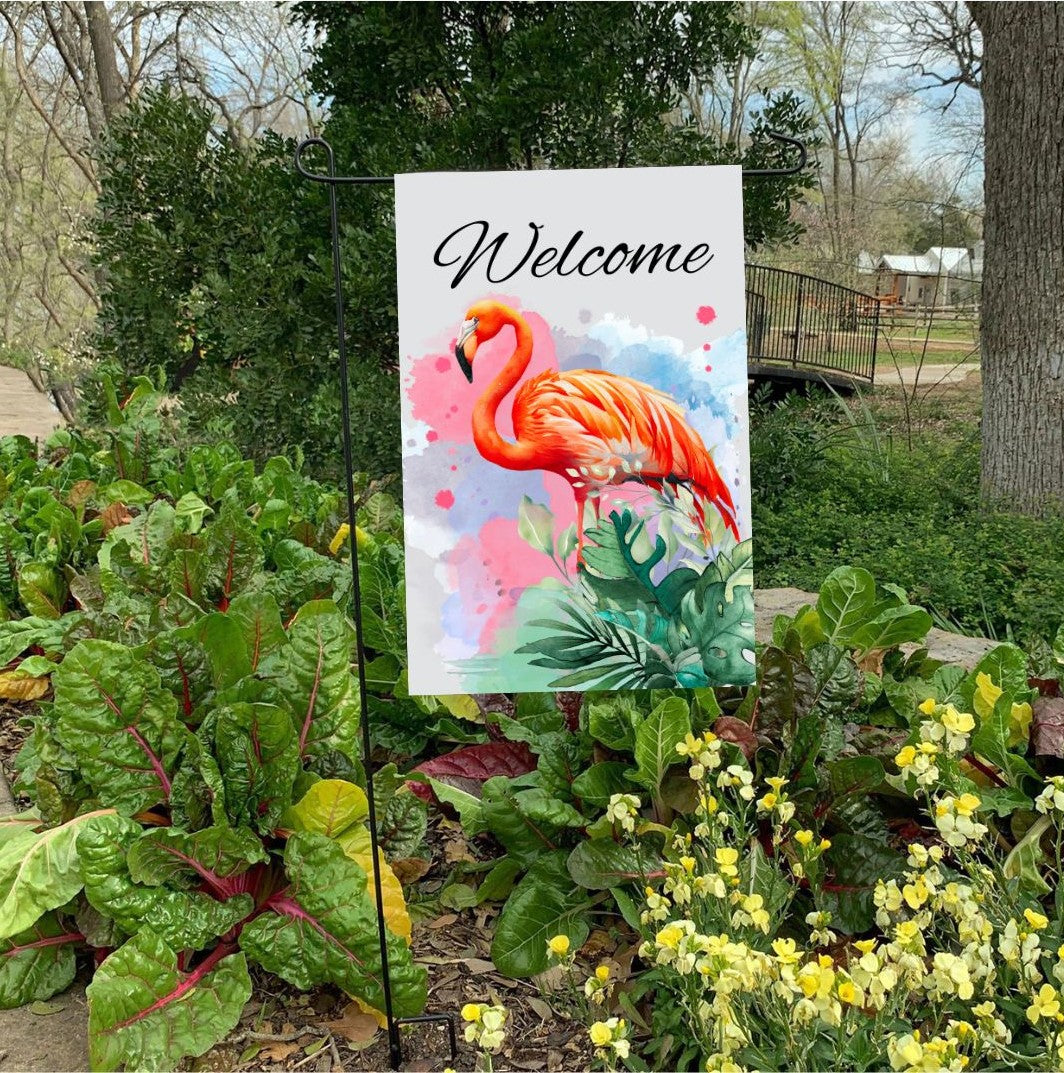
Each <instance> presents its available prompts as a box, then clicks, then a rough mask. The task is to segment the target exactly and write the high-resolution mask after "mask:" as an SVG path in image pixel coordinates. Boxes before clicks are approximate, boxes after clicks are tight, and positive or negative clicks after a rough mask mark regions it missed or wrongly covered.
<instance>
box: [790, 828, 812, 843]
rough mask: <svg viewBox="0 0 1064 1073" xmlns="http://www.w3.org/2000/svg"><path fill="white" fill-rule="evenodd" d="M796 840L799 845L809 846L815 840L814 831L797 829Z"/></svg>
mask: <svg viewBox="0 0 1064 1073" xmlns="http://www.w3.org/2000/svg"><path fill="white" fill-rule="evenodd" d="M794 840H795V842H797V843H798V845H799V846H808V845H810V844H811V843H812V841H813V832H812V831H795V833H794Z"/></svg>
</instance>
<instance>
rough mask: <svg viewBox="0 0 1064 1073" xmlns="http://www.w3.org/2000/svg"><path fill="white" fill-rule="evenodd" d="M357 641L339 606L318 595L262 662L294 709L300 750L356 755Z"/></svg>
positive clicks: (303, 752)
mask: <svg viewBox="0 0 1064 1073" xmlns="http://www.w3.org/2000/svg"><path fill="white" fill-rule="evenodd" d="M353 646H354V631H353V630H352V629H351V627H350V625H349V624H348V622H347V620H346V619H345V618H344V616H343V615H341V614H340V612H339V610H338V609H337V607H336V605H335V604H334V603H332V602H331V601H329V600H317V601H315V602H313V603H309V604H304V606H303V607H301V608H300V610H299V612H298V614H297V615H296V617H295V618H294V619H293V621H292V624H291V626H290V628H289V631H288V642H287V644H285V645H284V646H282V647H281V648H280V649H278V650H277V651H276V652H275V653H273V655H271V656H270V657H268V658H267V659H266V660H264V661H263V662H262V664H261V667H260V672H261V674H262V675H263V677H265V678H267V679H268V680H270V681H272V682H273V683H274V684H275V685H276V687H277V690H278V692H279V693H280V694H281V696H282V697H283V698H284V700H285V702H286V704H287V705H288V708H289V710H290V712H291V714H292V719H293V722H294V724H295V728H296V736H297V739H298V745H299V752H300V755H307V754H315V753H321V752H326V751H328V750H329V749H338V750H339V751H340V752H343V753H345V754H346V755H348V756H350V757H351V759H357V757H358V748H357V736H358V715H359V708H358V691H357V689H356V688H355V683H354V678H353V677H352V675H351V659H352V655H353V651H354V648H353Z"/></svg>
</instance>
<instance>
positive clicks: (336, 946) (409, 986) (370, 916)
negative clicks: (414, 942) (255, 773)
mask: <svg viewBox="0 0 1064 1073" xmlns="http://www.w3.org/2000/svg"><path fill="white" fill-rule="evenodd" d="M285 871H286V873H287V875H288V879H289V884H290V885H289V886H288V887H287V888H286V889H285V890H284V891H283V892H282V893H280V894H277V895H274V896H273V897H272V898H270V900H269V902H268V903H267V905H268V911H267V912H264V913H262V914H261V915H259V916H257V917H255V919H254V920H252V921H250V922H249V923H248V924H247V926H246V927H245V928H244V930H243V931H242V932H241V934H240V945H241V947H242V948H243V950H245V951H246V952H247V954H248V956H249V957H251V958H253V959H254V960H255V961H257V962H258V963H259V964H260V965H262V966H263V968H265V969H266V970H267V971H269V972H273V973H276V974H277V975H278V976H280V977H282V979H285V980H287V981H288V982H289V983H291V984H294V985H295V986H296V987H301V988H308V987H313V986H314V985H315V984H322V983H331V984H335V985H337V986H338V987H341V988H343V990H344V991H346V992H347V993H348V994H349V995H352V996H354V997H356V998H358V999H361V1000H362V1001H363V1002H365V1003H367V1004H368V1005H370V1006H372V1007H373V1008H374V1009H383V1008H384V987H383V970H382V967H381V953H380V945H379V940H378V936H377V913H376V909H375V908H374V906H373V902H372V900H371V899H370V897H369V894H368V893H367V891H366V873H365V871H364V870H363V869H362V868H361V867H360V866H359V865H358V864H356V863H355V862H354V861H353V860H352V859H351V858H350V857H349V856H347V854H346V853H344V851H343V849H342V848H341V847H340V846H339V845H337V844H336V843H335V842H333V841H332V840H331V839H329V838H328V837H326V836H325V835H323V834H318V833H317V832H313V831H301V832H299V833H297V834H294V835H292V837H291V838H289V840H288V845H287V846H286V848H285ZM387 949H388V968H389V974H390V979H391V990H392V1008H393V1010H394V1011H395V1013H396V1014H397V1015H398V1016H400V1017H405V1016H411V1015H414V1014H417V1013H419V1012H420V1011H421V1009H422V1008H423V1007H424V1005H425V998H426V979H425V970H424V969H422V968H421V967H420V966H418V965H416V964H415V963H414V959H413V957H412V956H411V954H410V950H409V948H408V947H407V945H406V942H405V941H404V940H403V939H402V938H401V937H399V936H397V935H394V934H393V933H391V932H389V933H388V939H387Z"/></svg>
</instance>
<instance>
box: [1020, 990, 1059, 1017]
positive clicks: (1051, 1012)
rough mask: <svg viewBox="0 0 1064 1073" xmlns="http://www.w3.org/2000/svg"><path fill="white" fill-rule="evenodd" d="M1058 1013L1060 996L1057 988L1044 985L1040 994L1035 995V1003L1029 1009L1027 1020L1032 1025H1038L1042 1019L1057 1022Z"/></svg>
mask: <svg viewBox="0 0 1064 1073" xmlns="http://www.w3.org/2000/svg"><path fill="white" fill-rule="evenodd" d="M1058 1013H1060V996H1059V995H1058V994H1057V991H1056V988H1055V987H1053V985H1052V984H1042V986H1041V988H1039V991H1038V994H1037V995H1035V998H1034V1002H1032V1003H1031V1005H1030V1006H1028V1007H1027V1020H1028V1021H1030V1022H1031V1024H1032V1025H1036V1024H1038V1020H1039V1018H1041V1017H1046V1018H1051V1019H1053V1020H1056V1016H1057V1014H1058Z"/></svg>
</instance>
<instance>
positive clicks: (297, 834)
mask: <svg viewBox="0 0 1064 1073" xmlns="http://www.w3.org/2000/svg"><path fill="white" fill-rule="evenodd" d="M158 404H159V398H158V395H157V394H156V393H155V392H153V391H151V390H150V388H149V386H148V385H146V384H141V385H140V386H139V387H138V389H137V393H136V395H135V398H133V399H132V400H130V401H129V402H127V404H126V407H125V409H124V410H123V409H122V408H120V407H118V406H117V404H116V405H115V413H114V414H113V415H112V424H111V425H110V426H109V427H108V429H107V430H106V432H105V436H104V442H103V444H101V443H100V441H98V440H94V439H92V438H91V437H89V436H84V435H82V434H78V433H64V434H61V436H60V437H59V440H58V444H57V448H58V445H59V444H61V450H59V449H57V450H56V453H55V454H54V455H47V454H46V455H44V456H42V457H40V458H37V457H36V456H35V452H32V451H30V450H28V449H26V448H25V447H24V445H23V444H22V443H21V442H17V441H16V442H14V443H13V442H12V441H0V458H3V460H4V465H5V467H6V469H5V470H4V471H2V477H3V479H2V481H0V485H2V488H3V496H2V497H0V524H5V525H8V526H10V528H11V529H12V530H13V531H16V532H21V533H22V534H23V535H24V539H23V540H22V543H21V544H19V545H17V546H13V547H11V546H9V547H8V548H7V551H8V554H9V555H10V556H11V560H9V561H13V563H14V567H15V569H14V570H12V571H11V572H10V574H9V575H7V574H5V577H6V578H7V580H6V582H5V584H6V586H7V587H6V589H5V594H6V597H10V602H6V603H5V606H6V607H7V609H8V613H18V611H20V610H25V611H27V612H36V613H31V614H28V615H27V617H25V618H22V619H19V618H8V619H6V620H4V621H0V654H2V655H3V656H4V659H5V664H6V663H12V664H13V665H16V666H18V665H21V666H24V667H25V668H26V670H27V671H29V672H32V674H34V675H36V676H43V677H45V678H48V677H50V679H51V685H52V687H53V689H54V701H53V702H51V703H49V704H44V705H42V706H41V707H40V708H39V709H38V711H37V712H36V714H35V716H34V728H33V732H32V733H31V735H30V738H29V740H28V741H27V744H26V746H25V747H24V749H23V751H22V753H21V754H20V756H19V758H18V761H17V767H18V769H19V789H20V790H21V791H22V792H23V793H24V794H26V795H27V796H28V797H29V798H30V799H31V801H32V802H33V804H34V806H35V807H34V809H33V810H32V811H29V812H26V813H22V814H20V815H18V816H16V817H13V818H12V819H10V820H6V821H4V822H2V823H0V1004H2V1005H8V1006H10V1005H15V1004H18V1003H21V1002H26V1001H32V1000H35V999H40V998H47V997H48V996H49V995H51V994H53V993H55V991H56V990H59V989H61V988H63V987H65V986H66V985H67V984H68V983H69V981H70V979H71V977H72V973H73V965H74V953H75V950H76V949H79V948H82V947H85V946H89V947H90V948H95V950H96V956H97V960H98V962H99V963H100V964H99V969H98V971H97V974H96V977H95V979H94V980H93V983H92V984H91V985H90V989H89V1007H90V1010H89V1015H90V1026H91V1032H92V1034H93V1037H92V1044H91V1055H92V1062H93V1066H94V1068H100V1069H113V1068H120V1067H126V1068H152V1069H155V1068H174V1067H175V1066H176V1065H177V1064H178V1063H179V1062H180V1061H181V1060H182V1059H183V1058H185V1057H188V1056H195V1055H199V1054H202V1053H203V1052H204V1051H205V1050H207V1049H208V1048H209V1047H210V1046H212V1045H213V1044H214V1043H215V1042H217V1041H218V1039H219V1038H220V1037H221V1035H223V1034H224V1033H225V1032H227V1031H228V1030H229V1029H231V1028H232V1027H233V1026H234V1025H235V1024H236V1022H237V1021H238V1019H239V1017H240V1013H241V1010H242V1008H243V1004H244V1002H245V1001H246V1000H247V998H248V996H249V994H250V988H251V983H250V977H249V975H248V964H247V962H248V960H249V959H250V960H251V961H252V962H255V963H257V964H259V965H260V966H261V967H263V968H265V969H266V970H267V971H270V972H275V973H276V974H278V975H280V976H282V977H283V978H284V979H286V980H289V981H290V982H295V983H296V984H297V986H302V987H310V986H316V985H318V984H322V983H335V984H337V985H339V986H341V987H343V988H345V989H346V990H347V991H348V992H349V993H350V994H352V995H353V996H355V997H358V998H360V999H362V1000H363V1001H365V1002H367V1003H368V1004H370V1005H376V1006H381V1005H382V1004H383V993H382V990H381V979H380V976H381V973H380V966H379V958H380V953H379V949H378V938H377V931H376V909H375V906H374V893H373V891H372V889H371V888H372V883H371V882H370V881H369V880H368V878H367V870H368V869H370V868H372V867H373V863H372V855H371V843H370V837H369V833H368V831H367V829H366V820H367V812H366V810H365V808H356V809H355V810H354V811H352V810H350V809H349V810H348V811H347V812H345V813H344V823H343V825H342V827H341V826H339V825H338V824H337V823H336V822H335V821H336V820H337V818H338V817H339V815H340V813H339V812H338V811H337V803H338V802H339V801H340V800H345V801H354V802H356V803H357V802H359V801H360V802H361V803H362V804H363V805H364V803H365V800H366V799H365V794H364V792H363V790H362V789H361V788H360V787H359V786H358V785H357V784H356V782H357V781H358V780H361V779H362V768H361V756H360V752H359V744H358V734H357V728H358V724H359V716H360V709H359V703H358V689H357V685H356V679H355V677H354V675H353V671H352V661H353V658H354V635H353V630H352V627H351V625H350V623H349V622H348V621H347V619H346V617H345V616H344V615H343V613H342V612H341V611H340V609H339V607H338V604H337V601H346V598H347V595H348V592H349V585H350V575H349V573H348V570H347V568H346V567H345V564H344V563H343V562H342V561H337V560H336V559H334V558H331V557H329V556H327V555H326V554H323V551H324V548H326V547H327V546H328V544H329V542H330V538H331V537H332V535H333V533H334V532H335V529H336V525H337V517H336V507H337V497H336V495H335V494H334V493H330V492H329V491H328V490H326V489H323V488H321V487H320V486H318V485H316V484H315V483H314V482H311V481H307V480H306V479H305V478H302V477H300V476H299V475H298V474H297V473H296V472H295V471H294V469H293V468H292V467H291V466H290V465H289V464H288V463H286V462H285V461H284V460H283V459H275V460H271V461H270V462H268V463H267V464H266V465H265V466H264V467H263V468H262V470H261V471H259V472H256V468H255V467H254V466H253V465H250V464H248V463H246V462H245V461H244V460H242V459H241V458H240V457H239V456H238V455H236V454H235V452H233V451H232V449H231V448H224V447H223V448H213V449H209V450H204V449H201V448H196V449H194V450H193V451H191V452H189V453H188V455H187V456H185V457H183V456H182V455H181V453H180V452H179V451H178V450H177V449H176V448H172V447H169V446H167V440H166V436H165V434H164V432H163V429H162V426H161V425H160V424H159V422H160V420H161V419H160V418H159V416H158V410H157V408H158ZM149 432H151V433H152V434H155V435H157V439H156V441H155V444H154V446H153V447H151V448H145V449H140V448H136V449H134V450H132V451H130V450H127V446H128V445H129V444H130V443H133V444H137V443H138V442H139V441H140V437H141V436H142V435H144V434H146V433H149ZM129 467H134V468H135V473H136V477H137V481H136V484H135V485H134V484H133V482H132V481H131V480H130V479H129V478H128V477H123V476H120V474H121V473H123V472H125V473H129V472H130V468H129ZM115 497H119V498H115ZM49 500H51V501H52V502H55V503H56V504H58V505H62V506H64V509H68V510H69V517H67V516H66V515H63V514H57V513H56V512H55V511H49V510H47V509H45V508H46V505H47V503H48V502H49ZM70 503H75V504H76V508H77V509H76V510H75V509H74V508H73V507H70V508H68V507H66V506H65V505H66V504H70ZM369 503H371V504H372V506H373V515H374V517H375V518H376V519H377V521H378V523H380V528H379V530H378V532H377V534H376V535H375V536H373V537H369V536H368V535H367V534H365V533H362V536H361V537H360V543H361V544H362V545H364V552H365V554H364V557H363V561H362V563H361V569H362V571H363V572H364V575H365V577H366V578H367V581H369V582H370V584H368V585H367V586H366V588H367V590H368V592H369V596H368V597H367V599H368V607H369V609H370V610H371V611H372V612H374V613H375V614H376V616H377V620H378V621H386V620H390V621H394V619H395V615H394V613H393V610H392V607H393V602H394V601H396V600H397V596H396V594H395V592H394V591H393V590H392V589H390V588H389V587H388V585H387V584H386V583H383V582H381V581H380V580H379V578H378V577H377V573H376V562H377V561H378V559H382V560H383V561H384V563H385V569H386V570H391V569H393V566H394V551H389V550H388V549H389V548H391V549H394V548H395V547H396V546H397V543H396V540H395V536H394V532H389V530H388V528H387V525H388V524H389V523H390V522H394V519H395V513H394V510H393V511H389V509H388V505H387V503H386V502H385V501H382V500H381V499H380V498H377V499H375V500H373V499H371V500H369ZM56 518H61V519H62V521H61V522H60V523H59V524H60V526H61V529H60V530H58V531H57V530H56V529H55V528H54V525H55V521H56ZM57 532H59V536H58V537H57V536H56V533H57ZM360 533H361V530H360ZM29 556H35V558H33V559H28V558H27V557H29ZM34 563H36V564H38V565H40V566H41V568H42V569H47V570H48V571H51V572H54V573H55V574H56V576H59V577H62V578H63V579H64V589H63V595H62V596H61V598H60V597H59V596H58V595H57V596H56V599H55V601H54V603H53V605H52V606H51V607H50V609H46V608H44V607H42V606H41V605H40V603H39V601H38V599H37V595H36V593H37V589H34V593H33V594H32V595H30V596H29V598H28V599H27V598H26V592H27V591H28V590H26V587H25V586H23V587H22V589H19V588H18V586H17V583H16V581H17V577H18V576H20V575H24V574H25V572H26V567H27V566H28V565H33V564H34ZM31 574H32V571H31ZM388 576H390V575H388ZM40 587H41V586H38V588H40ZM56 591H57V592H58V590H56ZM43 611H47V614H42V613H41V612H43ZM377 639H378V640H382V639H383V640H384V641H385V642H389V641H391V638H390V635H385V634H383V633H382V634H380V635H378V637H377ZM394 643H395V644H396V651H394V652H383V651H373V650H371V652H370V655H371V657H374V659H375V660H380V659H382V658H383V659H388V660H391V661H392V662H393V664H394V665H395V666H396V668H397V669H396V674H397V675H398V674H400V673H401V668H400V667H399V662H398V661H399V659H400V657H401V655H402V652H401V647H400V646H401V643H402V638H401V635H400V636H399V637H398V638H397V639H396V640H395V641H394ZM31 653H32V654H31ZM452 703H456V701H455V700H452ZM440 706H441V705H440V702H439V701H437V700H436V699H435V698H426V699H425V701H424V702H423V707H416V706H413V705H411V707H412V708H413V710H414V711H416V712H417V713H418V716H419V718H420V719H421V720H422V723H423V725H425V726H432V725H433V722H432V713H433V712H434V711H435V710H436V709H437V708H438V707H440ZM323 776H324V778H323ZM385 781H386V782H387V780H385ZM380 789H381V817H382V819H383V820H384V821H385V822H386V823H387V824H388V837H387V839H386V840H385V844H386V845H387V846H388V848H389V849H390V850H391V851H392V852H393V853H395V852H400V851H401V852H403V853H404V854H406V855H410V854H412V853H415V852H416V850H417V845H418V843H419V842H420V839H421V837H422V835H423V833H424V830H425V808H424V805H423V804H422V803H421V802H420V801H419V800H418V799H417V798H416V797H415V796H414V795H413V794H412V793H410V792H409V791H408V790H404V789H402V788H401V780H399V778H398V776H397V775H396V773H395V769H394V767H393V768H392V769H391V780H390V783H388V784H387V785H385V783H382V784H381V787H380ZM319 798H321V799H323V800H324V799H325V798H328V800H329V805H328V809H329V812H330V815H331V816H332V817H333V821H334V822H333V824H332V825H331V826H330V825H325V826H323V825H321V824H320V823H318V820H317V813H316V812H315V810H314V808H313V803H314V801H315V800H317V799H319ZM379 866H380V873H381V879H382V887H383V896H384V910H385V919H386V921H387V924H388V927H389V929H390V939H389V943H390V948H389V960H390V964H391V967H392V973H393V984H394V985H395V991H394V992H393V995H394V997H395V1001H396V1009H397V1010H399V1011H400V1012H403V1013H416V1012H417V1011H418V1010H419V1009H420V1007H421V1005H422V1004H423V1003H424V998H425V991H424V972H423V970H421V969H420V968H419V967H418V966H416V965H415V963H414V961H413V958H412V956H411V953H410V950H409V936H410V921H409V916H408V915H407V913H406V909H405V904H404V899H403V894H402V888H401V886H400V884H399V881H398V879H397V878H396V875H395V873H394V872H393V871H392V870H391V868H390V867H389V865H388V863H387V861H386V860H385V859H384V857H381V858H380V859H379ZM374 958H376V959H377V961H376V963H375V962H374ZM375 964H376V968H374V965H375Z"/></svg>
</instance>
